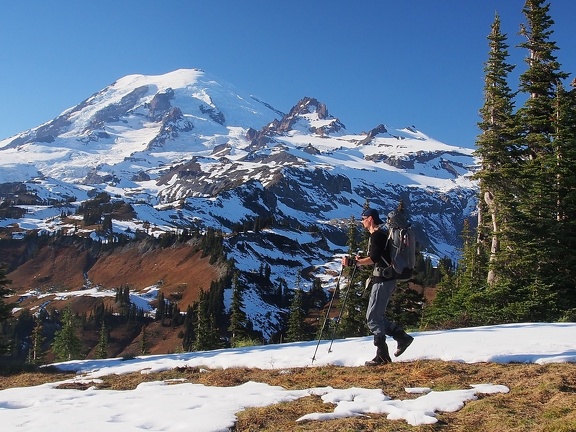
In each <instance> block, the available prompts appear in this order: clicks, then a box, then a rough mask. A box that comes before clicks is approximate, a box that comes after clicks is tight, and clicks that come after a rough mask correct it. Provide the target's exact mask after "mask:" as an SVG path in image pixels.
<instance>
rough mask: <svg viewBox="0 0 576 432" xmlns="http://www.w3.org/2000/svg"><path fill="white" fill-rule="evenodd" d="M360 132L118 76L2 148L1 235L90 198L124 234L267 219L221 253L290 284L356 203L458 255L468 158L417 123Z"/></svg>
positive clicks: (209, 83)
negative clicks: (404, 210)
mask: <svg viewBox="0 0 576 432" xmlns="http://www.w3.org/2000/svg"><path fill="white" fill-rule="evenodd" d="M355 103H358V104H359V106H360V108H359V109H361V101H355ZM367 126H368V127H372V128H371V129H367V131H366V132H349V131H347V130H346V128H345V126H344V123H343V122H342V121H341V120H340V119H338V118H337V117H335V116H333V115H332V114H331V113H329V112H328V108H327V107H326V106H325V105H324V104H323V103H321V102H319V101H317V100H315V99H313V98H309V97H305V98H303V99H302V100H300V101H299V102H298V103H297V104H296V105H295V106H294V107H293V108H291V109H290V110H289V112H288V113H286V114H284V113H282V112H281V111H279V110H278V109H275V108H273V107H271V106H270V105H269V104H266V103H265V102H263V101H260V100H258V99H256V98H254V97H251V96H249V95H246V94H243V93H242V92H240V91H238V90H236V89H235V88H234V87H233V86H232V85H230V84H227V83H225V82H222V81H221V80H217V79H215V78H214V77H211V76H210V75H209V74H207V73H205V72H204V71H202V70H198V69H181V70H176V71H174V72H170V73H167V74H165V75H159V76H144V75H130V76H126V77H124V78H121V79H119V80H118V81H116V82H115V83H113V84H111V85H110V86H108V87H106V88H104V89H103V90H101V91H99V92H98V93H96V94H94V95H92V96H90V97H89V98H88V99H86V100H84V101H83V102H81V103H79V104H78V105H76V106H75V107H72V108H70V109H68V110H66V111H64V112H63V113H62V114H60V115H59V116H58V117H56V118H55V119H53V120H51V121H49V122H47V123H45V124H43V125H40V126H38V127H36V128H33V129H30V130H27V131H24V132H22V133H20V134H17V135H15V136H13V137H10V138H8V139H4V140H2V141H0V199H1V200H2V202H3V205H4V206H6V205H7V203H13V204H14V205H15V206H14V207H16V208H18V209H20V210H21V213H18V212H16V213H14V212H12V213H5V214H4V218H3V219H0V229H4V231H9V232H10V233H11V235H13V236H18V235H22V233H23V232H25V231H27V230H31V229H38V230H44V231H48V232H54V231H59V232H61V233H67V232H72V231H74V230H78V227H77V226H76V224H72V223H70V217H68V218H64V217H62V215H63V214H64V213H66V214H68V215H72V217H73V214H74V212H75V210H76V208H77V207H78V206H79V205H80V203H82V202H84V201H85V200H87V199H89V198H90V197H94V196H96V195H97V194H98V193H99V192H107V193H108V194H109V195H110V196H111V197H113V199H114V200H123V201H125V202H126V203H128V204H130V206H131V207H132V209H133V217H132V218H130V220H125V219H123V220H116V219H114V220H112V227H113V231H114V233H118V234H119V233H122V234H125V235H128V236H129V235H131V233H134V232H135V231H137V230H139V229H140V230H147V231H148V232H151V233H156V234H157V233H160V232H163V231H174V230H177V229H180V228H185V227H192V226H193V227H214V228H218V229H222V230H224V232H226V233H232V232H233V231H237V230H234V228H235V227H238V225H239V224H241V225H244V226H245V227H246V226H247V227H251V226H255V225H257V224H259V223H260V222H261V221H263V220H265V221H271V220H273V221H274V222H273V224H272V225H269V224H266V226H271V228H270V229H265V230H259V229H256V230H255V231H254V230H243V231H244V232H242V233H241V234H238V235H235V236H230V237H229V238H228V239H227V247H228V251H229V252H228V254H229V256H230V257H231V258H234V259H235V261H236V262H237V265H238V266H239V268H240V270H243V271H253V270H254V271H256V270H258V268H259V267H260V266H261V265H262V264H263V263H268V264H270V265H271V267H272V272H273V276H276V277H282V278H284V279H285V280H293V279H294V277H295V276H296V273H297V270H296V269H297V268H309V267H312V268H316V269H321V268H322V267H323V266H327V265H329V263H330V262H333V261H334V257H335V255H336V254H338V253H342V252H345V251H346V247H345V241H346V233H347V230H348V222H349V219H350V218H351V217H352V216H354V217H355V218H357V219H358V218H359V215H360V213H361V209H362V206H363V205H364V203H365V201H366V200H368V201H369V202H370V203H371V205H372V206H374V207H376V208H377V209H379V210H380V211H381V212H383V213H384V214H385V213H387V212H388V211H390V210H391V209H393V208H395V207H396V205H397V204H398V202H399V200H400V199H402V200H403V201H404V202H405V204H406V205H407V206H408V208H409V210H410V212H411V214H412V218H411V219H412V222H413V225H414V227H415V228H416V230H417V235H418V240H419V242H420V243H421V245H422V247H423V249H424V250H425V251H426V252H427V253H429V254H430V255H434V256H439V257H442V256H451V257H455V256H456V255H455V254H456V251H457V248H458V247H459V243H460V240H459V235H460V232H461V229H462V226H463V222H464V220H465V219H466V218H467V217H469V216H470V215H471V214H472V213H473V212H474V211H475V207H476V193H477V189H476V184H475V183H474V182H473V181H472V180H471V174H472V173H473V171H474V169H475V166H476V161H475V159H474V157H473V154H472V150H471V149H467V148H462V147H456V146H451V145H447V144H444V143H441V142H438V141H436V140H434V139H432V138H430V137H428V136H426V135H425V134H424V133H423V132H421V131H418V130H417V129H416V128H414V127H406V128H401V129H393V128H390V127H388V126H385V125H383V124H380V125H372V126H370V125H367ZM92 235H93V236H94V235H95V234H94V233H92ZM319 272H320V273H322V271H321V270H319ZM254 301H255V302H257V300H256V299H255V300H254Z"/></svg>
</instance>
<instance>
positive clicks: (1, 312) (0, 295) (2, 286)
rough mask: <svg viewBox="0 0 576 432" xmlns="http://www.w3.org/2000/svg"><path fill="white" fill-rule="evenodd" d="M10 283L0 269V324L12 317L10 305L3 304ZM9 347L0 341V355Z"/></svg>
mask: <svg viewBox="0 0 576 432" xmlns="http://www.w3.org/2000/svg"><path fill="white" fill-rule="evenodd" d="M11 283H12V281H10V280H9V279H7V278H6V268H5V267H4V266H1V267H0V324H2V323H3V322H4V321H6V320H8V318H10V317H11V316H12V305H10V304H7V303H5V301H4V299H5V298H6V297H8V296H9V295H10V294H11V293H12V290H11V289H9V288H8V285H10V284H11ZM8 346H9V342H8V341H7V340H2V339H0V354H2V352H3V351H5V350H6V349H7V348H8Z"/></svg>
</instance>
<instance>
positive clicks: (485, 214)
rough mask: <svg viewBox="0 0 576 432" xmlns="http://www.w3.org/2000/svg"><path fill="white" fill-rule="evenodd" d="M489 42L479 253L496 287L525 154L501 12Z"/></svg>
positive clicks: (479, 147)
mask: <svg viewBox="0 0 576 432" xmlns="http://www.w3.org/2000/svg"><path fill="white" fill-rule="evenodd" d="M488 40H489V46H490V51H489V57H488V60H487V62H486V64H485V67H484V72H485V80H484V105H483V107H482V108H481V109H480V114H481V117H482V120H481V121H480V122H479V124H478V126H479V128H480V130H481V131H482V132H481V134H480V136H479V137H478V139H477V141H476V146H477V150H476V155H477V156H479V157H480V158H481V161H482V165H481V169H480V170H479V171H478V173H477V174H476V178H477V179H479V182H480V200H479V211H478V250H477V252H478V255H480V256H481V255H484V256H486V255H488V254H489V263H490V266H489V268H488V269H486V271H487V275H486V280H487V283H488V284H490V285H492V284H494V283H495V281H496V277H497V276H496V272H497V264H498V260H499V258H500V257H499V254H500V252H501V250H502V248H501V244H502V242H504V243H506V240H505V233H506V227H505V226H504V225H505V223H506V220H508V219H509V216H508V211H507V205H508V204H509V203H511V202H513V197H514V196H516V194H517V189H518V185H516V184H515V178H516V176H515V174H514V172H515V171H516V170H517V167H518V162H519V161H520V154H519V149H518V138H519V130H518V127H517V124H516V121H515V117H514V114H513V111H514V101H513V98H514V93H513V92H512V90H511V89H510V87H509V85H508V76H509V74H510V73H511V72H512V71H513V70H514V66H513V65H510V64H509V63H507V59H508V45H507V36H506V35H505V34H503V33H502V32H501V30H500V17H499V16H498V14H496V16H495V18H494V22H493V24H492V29H491V32H490V34H489V36H488ZM487 243H489V246H488V244H487ZM479 258H480V257H479Z"/></svg>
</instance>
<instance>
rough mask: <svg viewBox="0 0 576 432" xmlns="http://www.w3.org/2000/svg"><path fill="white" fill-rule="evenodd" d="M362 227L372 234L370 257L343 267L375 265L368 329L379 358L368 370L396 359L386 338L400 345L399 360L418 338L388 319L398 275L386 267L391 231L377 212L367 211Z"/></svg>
mask: <svg viewBox="0 0 576 432" xmlns="http://www.w3.org/2000/svg"><path fill="white" fill-rule="evenodd" d="M362 225H363V226H364V228H365V229H366V230H368V232H369V233H370V239H369V241H368V255H367V256H365V257H359V256H357V257H356V259H355V260H350V259H349V258H347V257H344V258H343V259H342V264H343V265H345V266H348V265H358V266H365V265H371V264H373V265H374V271H373V273H372V289H371V291H370V299H369V301H368V308H367V310H366V321H367V325H368V328H369V329H370V331H371V332H372V333H373V334H374V345H375V346H376V348H377V349H376V357H374V358H373V359H372V360H369V361H367V362H366V363H365V365H366V366H378V365H381V364H386V363H391V362H392V359H391V358H390V354H389V353H388V345H386V335H390V336H392V337H393V338H394V340H396V342H397V343H398V346H397V349H396V352H395V353H394V356H395V357H398V356H399V355H401V354H402V353H403V352H404V351H406V348H408V346H410V344H411V343H412V341H413V340H414V338H413V337H412V336H410V335H409V334H407V333H406V332H405V331H404V329H403V328H402V326H401V325H400V324H398V323H395V322H392V321H390V320H389V319H388V318H386V308H387V307H388V302H389V301H390V298H391V297H392V294H394V291H395V290H396V280H395V272H394V270H393V269H392V267H390V266H389V265H388V264H386V263H390V262H392V261H391V258H390V245H389V242H388V231H387V230H386V229H384V227H382V225H383V222H382V220H381V219H380V217H379V215H378V212H377V211H376V210H375V209H372V208H367V209H366V210H364V212H363V213H362Z"/></svg>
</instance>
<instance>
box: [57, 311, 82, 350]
mask: <svg viewBox="0 0 576 432" xmlns="http://www.w3.org/2000/svg"><path fill="white" fill-rule="evenodd" d="M60 322H61V325H62V328H61V329H60V330H58V331H57V332H56V333H55V335H54V342H53V343H52V352H53V353H54V355H55V356H56V360H58V361H67V360H73V359H77V358H79V356H80V352H81V350H82V341H81V340H80V337H78V335H77V334H76V332H77V329H78V324H77V318H76V316H75V315H74V313H73V312H72V309H71V308H70V306H67V307H66V308H65V309H64V311H63V312H62V317H61V319H60Z"/></svg>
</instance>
